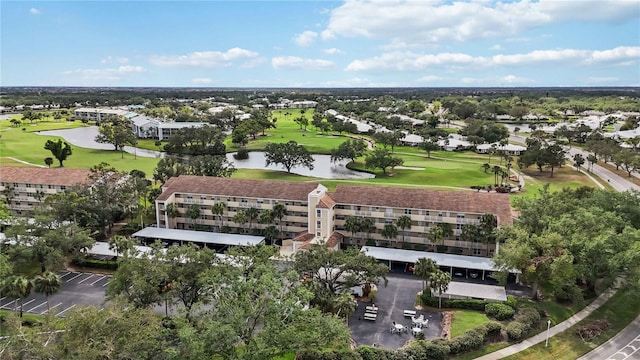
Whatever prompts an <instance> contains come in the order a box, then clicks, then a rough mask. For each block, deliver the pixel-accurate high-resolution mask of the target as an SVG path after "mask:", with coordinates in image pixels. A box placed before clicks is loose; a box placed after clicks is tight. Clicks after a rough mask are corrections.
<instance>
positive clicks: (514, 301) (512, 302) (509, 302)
mask: <svg viewBox="0 0 640 360" xmlns="http://www.w3.org/2000/svg"><path fill="white" fill-rule="evenodd" d="M505 304H507V305H509V306H511V307H512V308H513V310H518V299H516V297H515V296H513V295H507V301H506V302H505Z"/></svg>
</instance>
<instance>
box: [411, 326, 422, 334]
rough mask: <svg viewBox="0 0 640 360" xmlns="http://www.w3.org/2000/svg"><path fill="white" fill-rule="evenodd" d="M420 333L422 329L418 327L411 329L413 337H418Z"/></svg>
mask: <svg viewBox="0 0 640 360" xmlns="http://www.w3.org/2000/svg"><path fill="white" fill-rule="evenodd" d="M421 332H422V328H419V327H414V328H413V329H411V333H412V334H413V335H414V336H418V334H420V333H421Z"/></svg>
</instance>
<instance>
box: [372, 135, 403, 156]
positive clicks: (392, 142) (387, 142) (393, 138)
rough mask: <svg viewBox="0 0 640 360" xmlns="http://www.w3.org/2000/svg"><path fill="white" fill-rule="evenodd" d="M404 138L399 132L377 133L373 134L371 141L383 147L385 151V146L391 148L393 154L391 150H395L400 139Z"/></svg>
mask: <svg viewBox="0 0 640 360" xmlns="http://www.w3.org/2000/svg"><path fill="white" fill-rule="evenodd" d="M403 137H404V134H403V133H402V132H400V131H395V132H377V133H375V134H373V139H374V140H375V141H376V142H378V143H380V144H382V145H384V147H385V149H386V148H387V146H391V152H392V153H393V150H394V148H395V146H396V145H398V144H400V139H402V138H403Z"/></svg>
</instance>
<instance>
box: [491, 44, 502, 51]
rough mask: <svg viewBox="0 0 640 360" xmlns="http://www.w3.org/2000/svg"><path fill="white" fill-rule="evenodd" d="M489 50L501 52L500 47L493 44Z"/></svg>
mask: <svg viewBox="0 0 640 360" xmlns="http://www.w3.org/2000/svg"><path fill="white" fill-rule="evenodd" d="M489 50H502V45H500V44H495V45H493V46H491V47H490V48H489Z"/></svg>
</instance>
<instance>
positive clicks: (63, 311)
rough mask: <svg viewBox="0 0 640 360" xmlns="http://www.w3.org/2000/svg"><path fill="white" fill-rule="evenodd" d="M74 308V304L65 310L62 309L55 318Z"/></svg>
mask: <svg viewBox="0 0 640 360" xmlns="http://www.w3.org/2000/svg"><path fill="white" fill-rule="evenodd" d="M74 307H76V304H73V305H71V306H69V307H68V308H66V309H64V310H62V311H60V312H59V313H58V314H57V315H56V316H60V315H62V314H64V313H65V312H67V311H69V310H71V309H73V308H74Z"/></svg>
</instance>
